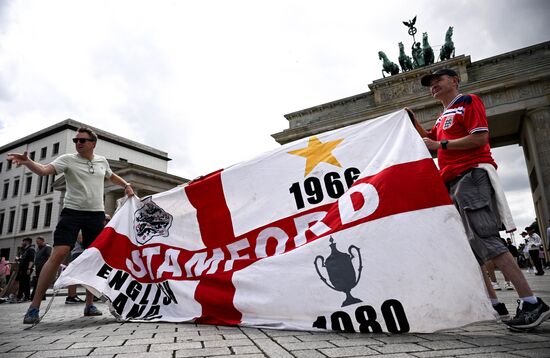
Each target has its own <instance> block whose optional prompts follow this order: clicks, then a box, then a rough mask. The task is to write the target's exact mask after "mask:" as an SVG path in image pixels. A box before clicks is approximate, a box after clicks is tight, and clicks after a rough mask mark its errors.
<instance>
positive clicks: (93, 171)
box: [86, 160, 95, 174]
mask: <svg viewBox="0 0 550 358" xmlns="http://www.w3.org/2000/svg"><path fill="white" fill-rule="evenodd" d="M86 164H88V173H90V174H94V173H95V170H94V164H93V163H92V161H91V160H88V162H87V163H86Z"/></svg>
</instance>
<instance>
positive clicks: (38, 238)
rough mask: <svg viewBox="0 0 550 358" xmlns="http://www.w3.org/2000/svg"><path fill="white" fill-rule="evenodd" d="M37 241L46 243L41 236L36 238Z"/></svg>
mask: <svg viewBox="0 0 550 358" xmlns="http://www.w3.org/2000/svg"><path fill="white" fill-rule="evenodd" d="M36 240H42V241H45V240H44V238H43V237H42V236H39V237H37V238H36Z"/></svg>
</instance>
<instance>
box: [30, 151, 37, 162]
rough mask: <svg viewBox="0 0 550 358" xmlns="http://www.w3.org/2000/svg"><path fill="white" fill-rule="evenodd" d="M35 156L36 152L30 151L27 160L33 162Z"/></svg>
mask: <svg viewBox="0 0 550 358" xmlns="http://www.w3.org/2000/svg"><path fill="white" fill-rule="evenodd" d="M35 156H36V152H35V151H32V152H31V154H30V155H29V158H30V159H31V160H34V157H35Z"/></svg>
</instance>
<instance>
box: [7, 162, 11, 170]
mask: <svg viewBox="0 0 550 358" xmlns="http://www.w3.org/2000/svg"><path fill="white" fill-rule="evenodd" d="M7 162H8V165H7V166H6V171H8V170H10V169H11V160H8V161H7Z"/></svg>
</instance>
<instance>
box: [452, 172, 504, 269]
mask: <svg viewBox="0 0 550 358" xmlns="http://www.w3.org/2000/svg"><path fill="white" fill-rule="evenodd" d="M448 188H449V193H450V195H451V199H452V200H453V202H454V204H455V206H456V208H457V209H458V211H459V213H460V216H461V218H462V222H463V224H464V228H465V230H466V235H467V236H468V240H469V242H470V247H471V248H472V250H473V252H474V255H475V257H476V259H477V261H478V262H479V264H480V265H483V264H484V263H485V262H486V261H489V260H491V259H493V258H495V257H497V256H499V255H501V254H503V253H506V252H508V248H507V247H506V245H504V243H503V242H502V239H501V238H500V234H499V230H498V229H499V220H498V219H497V214H496V213H495V210H494V204H493V195H494V192H493V187H492V186H491V182H490V180H489V176H488V175H487V172H486V171H485V170H483V169H480V168H473V169H472V170H470V171H467V172H466V173H464V174H463V175H460V176H459V177H457V178H456V179H454V180H452V181H451V182H449V183H448Z"/></svg>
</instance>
